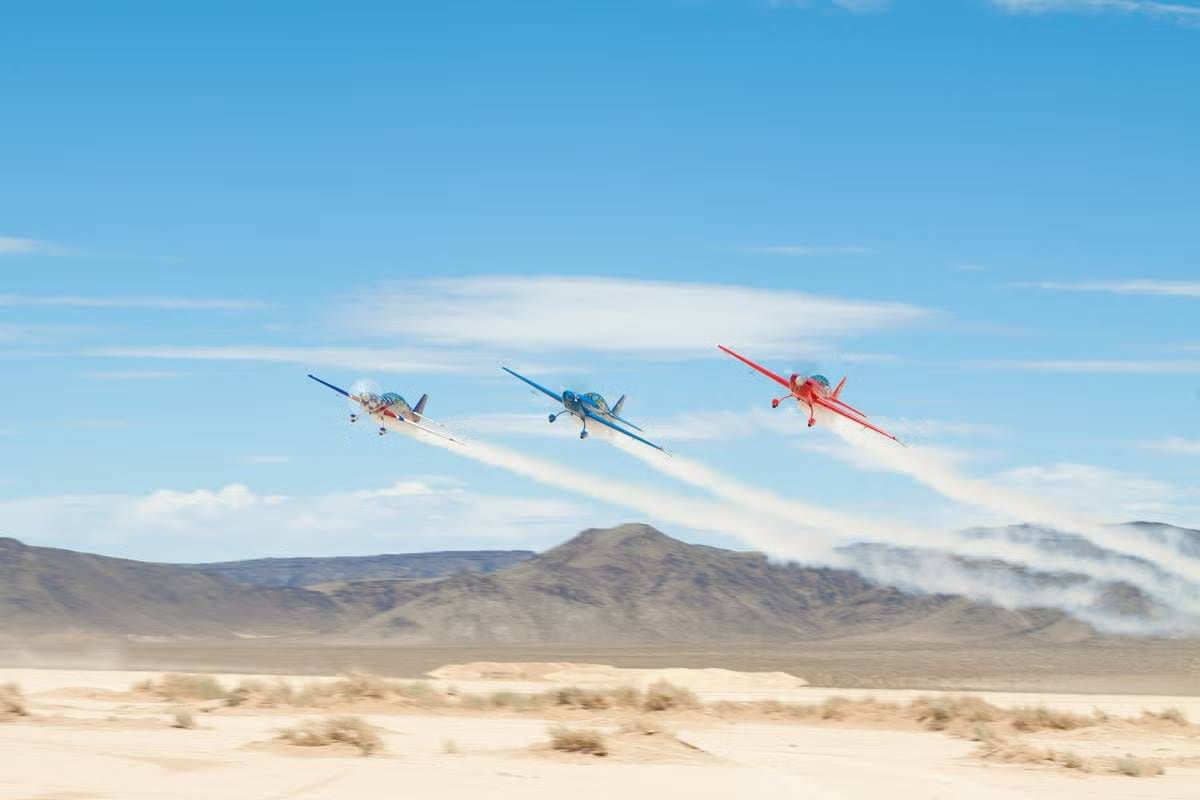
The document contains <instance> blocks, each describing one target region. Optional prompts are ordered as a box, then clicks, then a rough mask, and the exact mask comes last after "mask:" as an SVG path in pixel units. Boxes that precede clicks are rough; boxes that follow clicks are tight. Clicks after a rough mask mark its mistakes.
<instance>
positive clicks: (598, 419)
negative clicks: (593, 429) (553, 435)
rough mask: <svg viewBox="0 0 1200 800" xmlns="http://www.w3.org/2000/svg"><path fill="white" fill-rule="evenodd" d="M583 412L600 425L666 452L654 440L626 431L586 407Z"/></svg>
mask: <svg viewBox="0 0 1200 800" xmlns="http://www.w3.org/2000/svg"><path fill="white" fill-rule="evenodd" d="M583 413H584V414H585V415H586V416H587V418H588V419H590V420H593V421H595V422H599V423H600V424H601V425H604V426H606V427H609V428H612V429H613V430H614V431H616V432H617V433H623V434H625V435H626V436H628V437H629V438H631V439H637V440H638V441H639V442H641V443H642V444H648V445H650V446H651V447H653V448H654V449H655V450H659V451H661V452H663V453H666V452H667V451H666V449H665V448H663V447H660V446H659V445H656V444H655V443H654V442H652V441H650V440H649V439H643V438H642V437H641V436H638V435H637V434H636V433H634V432H633V431H627V430H625V429H624V428H622V427H621V426H620V425H618V424H616V423H615V422H609V421H608V420H607V419H605V418H604V417H602V416H600V415H599V414H594V413H592V412H591V411H590V410H588V409H587V408H586V407H585V408H584V409H583ZM667 455H670V453H667Z"/></svg>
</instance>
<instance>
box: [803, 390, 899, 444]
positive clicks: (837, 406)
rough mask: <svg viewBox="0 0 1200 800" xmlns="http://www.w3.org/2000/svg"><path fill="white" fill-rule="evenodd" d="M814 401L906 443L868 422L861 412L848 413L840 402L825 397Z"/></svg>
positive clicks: (888, 436) (896, 440) (815, 398)
mask: <svg viewBox="0 0 1200 800" xmlns="http://www.w3.org/2000/svg"><path fill="white" fill-rule="evenodd" d="M813 402H814V403H816V404H817V405H819V406H821V407H822V408H827V409H829V410H830V411H832V412H833V413H835V414H840V415H841V416H843V417H845V418H846V419H848V420H850V421H851V422H857V423H858V424H859V425H862V426H863V427H864V428H870V429H871V430H873V431H875V432H876V433H878V434H881V435H883V436H886V437H887V438H889V439H891V440H892V441H894V442H897V443H898V444H904V442H901V441H900V440H899V439H897V438H896V437H895V436H892V435H891V434H890V433H888V432H887V431H885V430H884V429H883V428H877V427H875V426H874V425H872V424H871V423H869V422H867V420H866V419H865V418H864V416H863V415H862V414H859V415H857V416H856V415H854V414H851V413H848V412H847V411H846V409H845V408H842V407H841V404H839V403H834V402H832V401H830V400H827V399H826V398H824V397H814V398H813Z"/></svg>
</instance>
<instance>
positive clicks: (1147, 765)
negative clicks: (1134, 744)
mask: <svg viewBox="0 0 1200 800" xmlns="http://www.w3.org/2000/svg"><path fill="white" fill-rule="evenodd" d="M1113 771H1114V772H1118V773H1120V774H1122V775H1128V776H1129V777H1131V778H1150V777H1153V776H1155V775H1162V774H1163V772H1165V771H1166V770H1164V769H1163V766H1162V764H1160V763H1158V762H1157V761H1155V760H1153V759H1149V758H1136V757H1134V756H1132V755H1129V754H1128V753H1126V754H1125V756H1124V757H1122V758H1118V759H1117V762H1116V764H1114V765H1113Z"/></svg>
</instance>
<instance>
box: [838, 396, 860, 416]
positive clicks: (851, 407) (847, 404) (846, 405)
mask: <svg viewBox="0 0 1200 800" xmlns="http://www.w3.org/2000/svg"><path fill="white" fill-rule="evenodd" d="M829 400H830V402H833V403H837V404H838V405H839V406H841V407H842V408H848V409H850V410H851V411H853V412H854V413H855V414H858V415H859V416H860V417H865V416H866V414H864V413H863V412H861V411H859V410H858V409H857V408H855V407H854V406H852V405H850V404H849V403H847V402H845V401H842V400H838V399H837V398H834V397H831V398H829Z"/></svg>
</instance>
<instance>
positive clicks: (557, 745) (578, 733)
mask: <svg viewBox="0 0 1200 800" xmlns="http://www.w3.org/2000/svg"><path fill="white" fill-rule="evenodd" d="M550 746H551V747H553V748H554V749H555V750H561V751H562V752H564V753H587V754H589V755H593V756H606V755H608V747H607V745H606V744H605V743H604V737H603V736H602V735H601V734H600V732H599V731H594V730H591V729H588V728H568V727H567V726H565V725H555V726H554V727H553V728H551V729H550Z"/></svg>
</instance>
